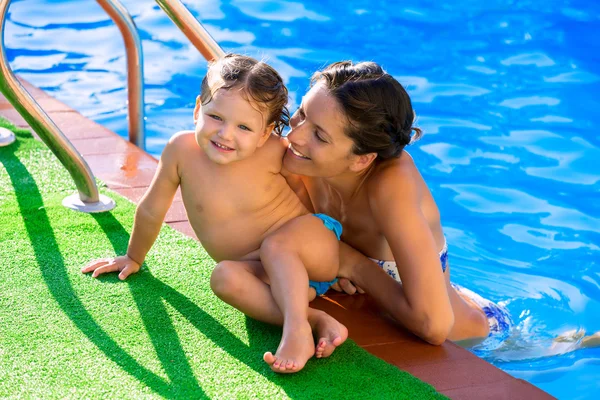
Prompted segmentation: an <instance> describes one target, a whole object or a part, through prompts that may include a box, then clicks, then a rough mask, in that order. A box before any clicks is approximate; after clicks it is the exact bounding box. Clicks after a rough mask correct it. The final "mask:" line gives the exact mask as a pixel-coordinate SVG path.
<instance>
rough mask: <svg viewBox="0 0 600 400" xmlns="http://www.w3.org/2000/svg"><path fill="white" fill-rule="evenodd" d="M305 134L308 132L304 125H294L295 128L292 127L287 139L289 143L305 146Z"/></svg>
mask: <svg viewBox="0 0 600 400" xmlns="http://www.w3.org/2000/svg"><path fill="white" fill-rule="evenodd" d="M307 132H308V130H307V129H306V128H305V124H302V123H300V124H296V126H294V127H293V128H292V130H290V132H289V133H288V135H287V138H288V140H289V141H290V142H291V143H294V144H305V143H306V138H307V136H306V133H307Z"/></svg>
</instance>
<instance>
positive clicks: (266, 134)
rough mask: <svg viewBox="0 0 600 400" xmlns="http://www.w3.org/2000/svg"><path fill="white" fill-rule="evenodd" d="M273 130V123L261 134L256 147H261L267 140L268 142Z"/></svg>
mask: <svg viewBox="0 0 600 400" xmlns="http://www.w3.org/2000/svg"><path fill="white" fill-rule="evenodd" d="M273 129H275V122H273V123H272V124H270V125H268V126H267V127H266V128H265V131H264V132H263V134H262V136H261V137H260V140H259V141H258V145H257V147H262V146H263V145H264V144H265V143H267V140H269V137H270V136H271V133H272V132H273Z"/></svg>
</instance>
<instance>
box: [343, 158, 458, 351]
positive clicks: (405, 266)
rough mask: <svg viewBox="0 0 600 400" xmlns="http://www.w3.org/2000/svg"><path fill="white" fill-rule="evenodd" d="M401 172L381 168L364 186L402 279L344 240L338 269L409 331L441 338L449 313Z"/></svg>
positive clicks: (414, 196) (412, 192)
mask: <svg viewBox="0 0 600 400" xmlns="http://www.w3.org/2000/svg"><path fill="white" fill-rule="evenodd" d="M400 173H401V172H399V171H398V169H397V168H388V169H386V170H384V171H380V172H379V173H378V175H377V176H373V177H372V179H371V181H370V183H369V186H368V190H369V199H370V207H371V211H372V214H373V216H374V219H375V223H377V224H378V227H379V229H381V231H382V232H383V234H384V236H385V238H386V240H387V242H388V244H389V246H390V248H391V250H392V253H393V255H394V259H395V260H396V263H397V267H398V272H399V273H400V277H401V279H402V284H399V283H398V282H396V281H395V280H393V279H390V277H389V276H387V274H386V273H385V272H384V271H383V270H382V269H380V268H377V267H376V266H375V265H374V263H373V262H372V261H371V260H369V259H368V258H366V257H364V256H363V255H362V254H360V253H358V252H357V251H356V250H354V249H352V248H349V246H344V248H343V249H342V250H341V259H342V263H343V264H347V263H349V265H350V268H349V269H346V268H345V267H341V268H340V271H342V272H341V273H340V275H342V274H343V275H342V276H344V275H346V276H345V277H347V278H349V279H350V280H352V281H353V282H354V283H355V284H356V285H358V286H360V287H362V288H363V289H364V290H365V291H366V292H367V293H368V294H370V295H371V296H372V297H373V298H374V299H375V300H376V301H377V302H378V303H379V304H380V305H381V306H382V307H383V308H384V309H385V310H386V311H387V312H389V313H390V314H391V316H392V317H393V318H394V319H396V320H397V321H398V322H400V323H401V324H403V325H404V326H405V327H406V328H407V329H409V330H410V331H412V332H413V333H414V334H416V335H417V336H419V337H421V338H422V339H424V340H425V341H427V342H429V343H432V344H441V343H443V342H444V341H445V340H446V338H447V336H448V334H449V333H450V331H451V329H452V326H453V325H454V314H453V312H452V306H451V304H450V299H449V297H448V293H447V289H446V283H445V278H444V275H443V272H442V268H441V265H440V260H439V258H438V256H437V254H438V249H437V248H436V244H435V240H434V238H433V234H432V233H431V229H430V227H429V225H428V222H427V220H426V219H425V217H424V215H423V214H422V212H421V208H420V204H419V201H418V200H419V198H418V192H417V187H416V185H415V184H414V182H413V181H412V180H411V179H407V178H406V177H403V176H401V175H400ZM357 253H358V254H357ZM374 267H375V268H374ZM343 271H348V272H343Z"/></svg>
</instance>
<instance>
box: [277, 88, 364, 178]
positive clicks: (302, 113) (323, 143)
mask: <svg viewBox="0 0 600 400" xmlns="http://www.w3.org/2000/svg"><path fill="white" fill-rule="evenodd" d="M346 123H348V119H347V118H346V116H345V115H344V113H343V111H342V109H341V108H340V105H339V103H338V102H337V100H336V99H335V98H334V97H333V96H332V95H331V94H330V93H329V90H327V88H326V87H325V86H323V85H322V84H316V85H315V86H313V87H312V88H311V89H310V90H309V91H308V93H307V94H306V95H305V96H304V98H303V99H302V104H301V105H300V108H299V109H298V111H296V112H295V113H294V115H293V116H292V118H291V120H290V127H291V131H290V133H289V134H288V136H287V138H288V140H289V141H290V146H289V148H288V150H287V152H286V153H285V156H284V158H283V164H284V166H285V168H286V169H287V170H288V171H290V172H292V173H295V174H300V175H307V176H315V177H321V178H328V177H334V176H338V175H340V174H342V173H344V172H346V171H348V169H349V166H350V165H351V164H352V162H353V159H354V158H355V157H356V156H355V155H354V154H353V153H352V145H353V142H352V140H351V139H350V138H349V137H348V136H346V134H345V133H344V127H345V125H346Z"/></svg>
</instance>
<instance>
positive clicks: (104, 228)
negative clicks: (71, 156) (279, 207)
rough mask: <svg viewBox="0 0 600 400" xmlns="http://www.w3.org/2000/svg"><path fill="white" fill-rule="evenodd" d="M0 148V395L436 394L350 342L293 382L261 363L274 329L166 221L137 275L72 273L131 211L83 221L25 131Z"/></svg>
mask: <svg viewBox="0 0 600 400" xmlns="http://www.w3.org/2000/svg"><path fill="white" fill-rule="evenodd" d="M0 126H4V127H8V128H9V129H12V130H13V131H15V132H16V134H17V142H15V143H14V144H12V145H10V146H8V147H0V163H1V166H0V397H1V398H111V399H117V398H119V399H120V398H161V397H162V398H173V399H184V398H223V399H230V398H244V399H245V398H272V397H276V398H292V399H342V398H349V399H371V398H394V399H400V398H406V399H431V398H436V397H443V396H441V395H440V394H438V393H436V391H435V390H434V389H433V388H432V387H431V386H429V385H428V384H426V383H424V382H422V381H420V380H418V379H416V378H415V377H413V376H411V375H409V374H408V373H405V372H402V371H400V370H398V369H397V368H396V367H394V366H391V365H389V364H387V363H385V362H384V361H381V360H380V359H378V358H376V357H374V356H372V355H370V354H369V353H367V352H366V351H364V350H362V349H361V348H360V347H358V346H357V345H356V344H355V343H353V342H352V341H350V340H348V341H347V342H346V343H345V344H344V345H343V346H341V348H339V349H338V350H337V351H336V352H335V353H334V354H333V355H332V356H331V357H330V358H328V359H321V360H317V359H312V360H310V361H309V362H308V364H307V365H306V367H305V368H304V370H302V371H301V372H300V373H297V374H294V375H278V374H276V373H274V372H272V371H271V370H270V369H269V368H268V366H267V365H266V364H265V363H264V362H263V361H262V355H263V353H264V352H265V351H266V350H271V351H273V350H275V349H276V348H277V345H278V342H279V339H280V335H281V328H278V327H272V326H268V325H265V324H262V323H259V322H257V321H254V320H251V319H249V318H247V317H245V316H244V315H243V314H242V313H240V312H239V311H237V310H235V309H233V308H231V307H230V306H228V305H226V304H225V303H223V302H221V301H220V300H219V299H218V298H217V297H216V296H214V295H213V293H212V292H211V290H210V286H209V277H210V273H211V269H212V266H213V265H214V262H213V261H212V260H211V259H210V258H209V257H208V255H207V254H206V252H205V251H204V249H203V248H202V247H201V246H200V244H199V243H198V242H196V241H195V240H193V239H190V238H188V237H186V236H184V235H182V234H180V233H179V232H177V231H175V230H173V229H171V228H169V227H168V226H165V227H164V228H163V229H162V231H161V233H160V236H159V238H158V240H157V241H156V244H155V245H154V247H153V248H152V250H151V252H150V253H149V254H148V257H147V259H146V263H145V264H144V266H143V268H142V270H141V271H140V272H139V273H137V274H135V275H132V276H131V277H129V278H128V279H127V280H126V281H124V282H121V281H119V280H118V279H117V277H116V275H110V276H103V277H101V278H99V279H92V278H91V277H90V276H89V275H84V274H82V273H81V272H80V268H81V267H82V266H83V265H84V264H85V263H86V262H88V261H89V260H90V259H93V258H98V257H105V256H113V255H115V254H124V253H125V251H126V248H127V242H128V238H129V232H130V229H131V226H132V223H133V215H134V211H135V205H134V204H132V203H130V202H129V201H128V200H126V199H124V198H122V197H120V196H118V195H116V194H115V193H113V192H111V191H109V190H107V189H106V188H105V187H102V185H101V183H99V186H100V187H101V189H100V190H101V193H103V194H105V195H108V196H110V197H112V198H113V199H115V200H116V202H117V207H116V208H115V209H114V210H113V211H111V212H107V213H102V214H83V213H78V212H76V211H72V210H70V209H67V208H65V207H63V206H62V205H61V201H62V199H63V198H65V197H66V196H68V195H71V194H73V193H75V192H76V189H75V185H74V183H73V182H72V181H71V179H70V177H69V175H68V173H67V172H66V170H65V169H64V168H63V167H62V166H61V165H60V164H59V162H58V161H57V160H56V159H55V157H54V155H53V154H52V153H51V152H50V151H49V150H48V149H47V148H46V147H45V146H44V145H43V144H42V143H39V142H37V141H36V140H34V139H32V137H31V135H30V133H28V132H27V131H23V130H16V129H14V127H13V126H12V125H10V124H9V123H8V122H6V121H5V120H0Z"/></svg>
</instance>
